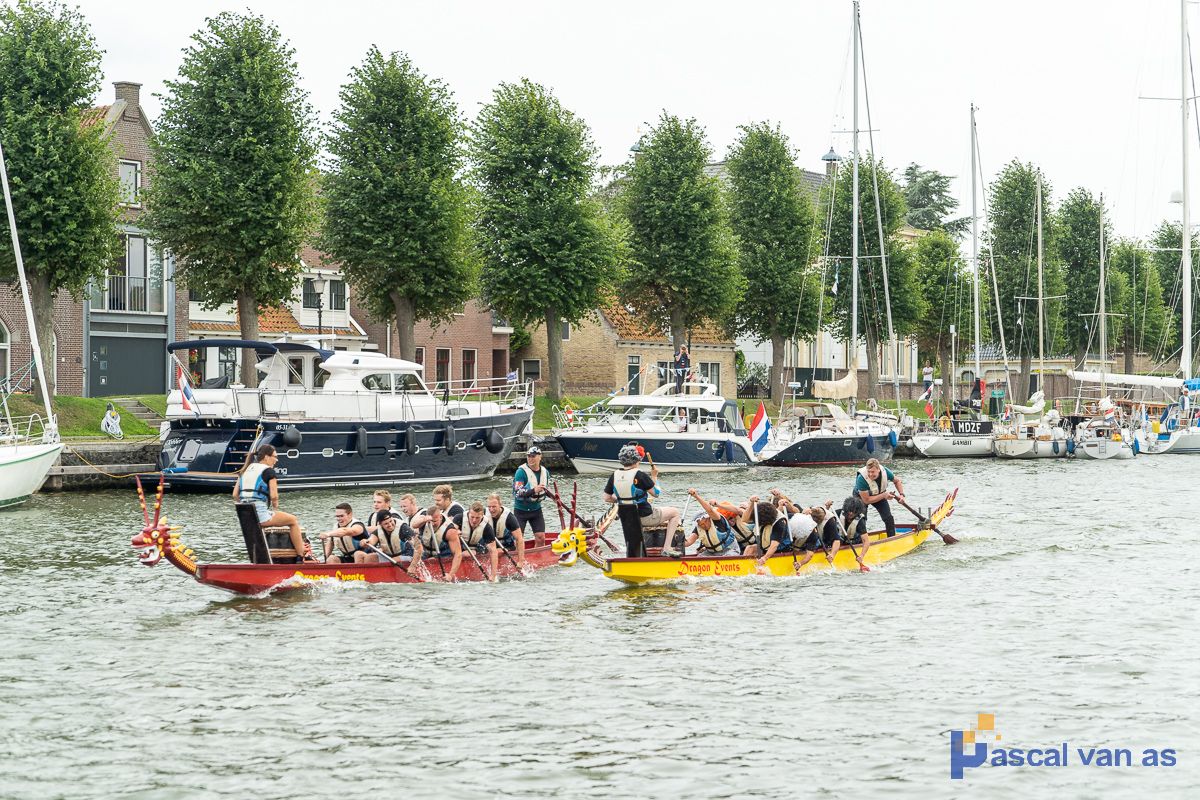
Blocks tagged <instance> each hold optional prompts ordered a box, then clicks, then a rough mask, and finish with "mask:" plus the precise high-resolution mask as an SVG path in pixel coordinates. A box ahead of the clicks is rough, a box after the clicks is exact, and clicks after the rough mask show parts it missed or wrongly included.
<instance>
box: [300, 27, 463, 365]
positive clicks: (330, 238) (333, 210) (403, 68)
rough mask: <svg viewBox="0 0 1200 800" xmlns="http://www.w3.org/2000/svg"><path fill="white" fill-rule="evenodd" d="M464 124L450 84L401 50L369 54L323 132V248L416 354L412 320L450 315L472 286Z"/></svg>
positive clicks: (406, 351) (405, 348)
mask: <svg viewBox="0 0 1200 800" xmlns="http://www.w3.org/2000/svg"><path fill="white" fill-rule="evenodd" d="M461 129H462V123H461V122H460V120H459V119H458V112H457V110H456V108H455V106H454V102H453V100H452V99H451V96H450V92H449V90H447V89H446V87H445V85H444V84H443V83H442V82H441V81H438V80H430V79H429V78H426V77H425V76H424V75H423V74H421V72H419V71H418V70H417V68H416V67H414V66H413V64H412V62H411V61H410V60H409V59H408V57H407V56H405V55H402V54H397V53H392V54H390V55H388V56H386V57H385V56H384V55H383V54H382V53H381V52H380V51H379V50H378V49H377V48H375V47H372V48H371V49H370V50H369V51H367V57H366V58H365V59H364V60H363V63H362V64H361V65H359V66H357V67H355V68H354V69H353V70H352V71H351V73H350V80H349V82H348V83H347V84H346V85H345V86H343V87H342V91H341V106H340V107H339V108H338V110H337V112H336V113H335V114H334V123H333V128H332V131H331V132H330V134H329V136H328V137H327V140H326V141H327V148H328V151H329V154H330V169H329V172H328V174H327V175H326V176H325V179H324V181H323V185H322V195H323V199H324V201H325V202H324V207H325V219H324V225H323V229H322V234H321V239H320V242H321V247H322V249H323V250H325V251H326V252H327V253H328V254H329V255H330V256H331V257H332V258H333V259H335V260H337V261H339V262H341V264H342V267H343V269H344V270H345V273H346V277H347V278H348V279H349V280H350V282H351V284H353V286H354V288H355V291H356V293H357V295H358V298H359V302H360V303H362V305H363V306H364V307H365V308H366V309H367V312H368V313H369V314H370V315H371V316H372V317H374V318H375V319H377V320H381V321H387V322H392V323H393V324H395V326H396V331H397V333H398V336H399V339H400V356H401V357H402V358H406V359H409V360H410V361H411V360H413V359H414V358H416V354H417V344H416V337H415V336H414V333H413V331H414V327H415V324H416V322H417V321H418V320H431V321H433V322H441V321H446V320H449V319H451V318H452V317H453V315H454V312H455V311H457V310H459V309H460V308H461V307H462V305H463V303H464V302H466V301H467V300H468V299H470V298H471V297H472V296H473V294H474V291H475V288H476V282H477V279H478V262H477V260H476V259H475V258H473V253H472V248H471V238H470V234H471V229H470V207H469V197H468V191H467V189H466V187H465V186H464V185H463V184H462V182H461V181H460V180H459V178H458V171H459V167H460V166H461V163H462V152H461V150H460V148H459V140H460V138H461V133H460V132H461Z"/></svg>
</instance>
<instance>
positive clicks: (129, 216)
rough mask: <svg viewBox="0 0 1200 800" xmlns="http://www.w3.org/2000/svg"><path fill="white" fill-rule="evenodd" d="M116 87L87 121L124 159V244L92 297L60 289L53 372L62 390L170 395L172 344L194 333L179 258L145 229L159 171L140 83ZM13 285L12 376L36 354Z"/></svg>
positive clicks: (2, 295) (6, 311)
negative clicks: (145, 200)
mask: <svg viewBox="0 0 1200 800" xmlns="http://www.w3.org/2000/svg"><path fill="white" fill-rule="evenodd" d="M113 85H114V87H115V90H116V92H115V98H114V101H113V103H112V104H111V105H106V106H99V107H96V108H92V109H90V110H88V111H87V112H85V114H84V115H83V124H84V125H103V126H104V129H105V132H106V133H107V135H108V137H109V141H110V143H111V146H112V148H113V152H114V154H115V155H116V157H117V164H116V165H115V168H116V172H117V174H116V177H117V178H118V180H119V181H120V184H121V199H120V202H121V209H120V212H121V213H120V222H119V230H120V234H121V241H122V245H123V247H122V252H121V254H120V255H119V256H118V258H117V261H116V263H115V264H114V265H113V267H112V269H111V270H110V271H109V272H108V274H107V275H106V277H105V279H104V280H103V281H102V282H101V283H100V284H99V285H97V286H94V287H92V290H91V291H89V292H87V293H86V296H85V297H83V298H80V299H76V298H73V297H71V296H70V295H69V294H68V293H66V292H59V294H58V296H57V297H56V299H55V307H54V341H53V348H54V359H53V361H54V363H53V369H54V375H55V383H56V386H57V393H58V394H68V395H85V396H91V397H98V396H104V395H114V394H153V393H160V392H163V391H165V389H166V386H167V380H168V374H169V370H168V366H167V358H166V343H167V342H168V341H170V340H172V339H175V338H178V337H177V334H178V333H182V332H184V331H186V330H187V314H188V307H187V297H186V295H185V293H184V292H176V290H175V280H174V263H173V262H172V260H171V259H170V258H169V257H167V256H165V255H164V254H163V253H162V252H161V251H160V250H159V249H158V248H156V247H154V246H153V244H152V243H151V242H150V241H149V240H148V238H147V236H146V232H145V231H144V230H143V229H142V228H140V227H139V226H138V220H139V218H140V216H141V214H142V203H141V189H142V186H143V185H144V183H145V178H146V175H147V174H148V173H149V172H150V171H151V170H152V168H153V167H152V156H151V153H150V136H151V128H150V122H149V120H148V119H147V118H146V115H145V113H144V112H143V111H142V107H141V102H140V93H141V84H138V83H130V82H127V81H118V82H116V83H114V84H113ZM7 289H8V291H3V292H0V326H2V327H0V371H3V374H5V375H7V374H9V372H10V371H11V369H12V367H13V366H20V365H22V364H25V363H27V362H28V361H29V359H30V358H31V357H32V356H31V353H30V347H29V341H28V334H27V331H26V328H25V317H24V312H23V310H22V307H21V297H20V294H19V292H18V291H17V287H16V286H15V284H7ZM49 368H50V365H47V369H49Z"/></svg>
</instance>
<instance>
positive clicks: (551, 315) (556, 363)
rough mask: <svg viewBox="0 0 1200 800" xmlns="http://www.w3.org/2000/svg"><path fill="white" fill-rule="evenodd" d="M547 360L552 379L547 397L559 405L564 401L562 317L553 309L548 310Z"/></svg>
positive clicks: (549, 381)
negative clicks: (559, 402)
mask: <svg viewBox="0 0 1200 800" xmlns="http://www.w3.org/2000/svg"><path fill="white" fill-rule="evenodd" d="M546 360H547V361H548V362H550V363H549V364H548V365H547V372H548V373H549V376H550V379H549V380H548V381H546V396H547V397H549V398H550V400H551V401H552V402H555V403H557V402H558V401H559V400H561V399H562V387H563V382H562V317H560V316H559V315H558V312H557V311H554V310H553V309H547V310H546Z"/></svg>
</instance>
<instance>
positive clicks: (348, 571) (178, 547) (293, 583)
mask: <svg viewBox="0 0 1200 800" xmlns="http://www.w3.org/2000/svg"><path fill="white" fill-rule="evenodd" d="M137 488H138V501H139V502H140V503H141V508H142V518H143V521H144V522H145V526H144V527H143V528H142V530H141V532H140V533H138V534H136V535H134V537H133V538H132V540H131V542H130V544H131V545H132V546H133V547H134V548H135V549H136V550H138V560H139V561H141V563H143V564H145V565H146V566H148V567H153V566H155V565H156V564H158V563H159V562H160V561H162V560H163V559H166V560H167V561H168V562H170V563H171V564H173V565H175V566H176V567H177V568H178V569H180V570H181V571H183V572H185V573H187V574H188V575H191V576H192V577H193V578H195V579H196V581H197V582H198V583H202V584H204V585H205V586H213V587H216V588H218V589H224V590H225V591H228V592H233V593H235V594H241V595H264V594H274V593H278V592H284V591H289V590H293V589H300V588H304V587H306V586H308V587H311V586H313V585H314V584H319V583H320V582H323V581H334V582H343V583H423V582H427V581H485V580H489V579H490V577H491V576H489V575H488V574H487V569H488V567H487V566H484V564H483V563H482V561H477V560H475V559H473V558H471V555H470V553H467V552H464V553H463V558H462V562H461V564H460V565H459V568H458V570H457V572H455V573H454V574H453V575H451V574H448V570H449V568H450V559H449V558H441V559H438V558H436V557H435V558H426V559H423V560H422V564H421V567H419V568H417V569H416V570H413V571H414V572H415V573H416V575H412V574H409V571H408V569H409V567H410V566H411V561H412V560H411V559H410V558H407V557H405V558H399V559H396V560H395V561H394V562H392V563H388V562H381V563H374V564H324V563H320V562H310V561H300V560H299V558H298V555H297V553H296V551H295V550H294V549H292V548H291V544H290V542H288V537H287V533H286V531H287V528H281V529H278V530H274V529H267V530H266V531H264V530H263V529H262V528H261V527H260V526H259V525H258V520H257V518H256V517H255V516H254V513H253V509H252V508H246V509H242V508H239V509H238V512H239V513H238V521H239V523H240V525H241V529H242V537H243V538H244V539H245V542H246V551H247V553H248V554H249V558H250V561H249V562H248V563H233V564H211V563H210V564H202V563H199V562H197V560H196V558H195V553H194V552H193V551H192V550H191V548H189V547H187V546H186V545H184V544H183V543H182V542H181V541H180V537H179V530H180V527H179V526H174V525H170V524H169V523H168V522H167V520H166V519H165V518H164V517H163V516H162V499H163V482H162V481H161V480H160V481H159V484H158V490H157V492H156V493H155V497H154V516H153V519H151V516H150V511H149V509H148V508H147V506H146V496H145V492H144V491H143V489H142V485H141V481H138V487H137ZM244 512H249V513H244ZM588 533H589V532H587V531H585V530H584V529H582V528H581V529H579V531H578V535H580V536H587V535H588ZM593 535H594V534H593ZM559 559H560V557H559V555H558V554H556V553H555V552H554V551H553V549H552V546H551V544H550V543H549V542H547V543H546V544H545V545H543V546H541V547H526V548H525V565H526V568H525V571H524V572H522V571H521V570H519V569H517V565H516V560H515V559H512V558H508V557H502V558H501V559H500V566H499V569H498V573H499V574H498V576H497V577H506V576H521V575H525V574H528V573H530V572H532V571H535V570H539V569H544V568H546V567H551V566H554V565H556V564H558V563H559Z"/></svg>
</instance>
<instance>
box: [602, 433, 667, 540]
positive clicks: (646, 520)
mask: <svg viewBox="0 0 1200 800" xmlns="http://www.w3.org/2000/svg"><path fill="white" fill-rule="evenodd" d="M617 460H618V461H620V462H621V468H620V469H618V470H616V471H615V472H613V474H612V475H609V476H608V483H606V484H604V502H606V503H616V504H617V516H618V517H619V518H620V520H621V528H622V529H623V530H624V532H625V554H626V555H627V556H628V557H629V558H638V557H640V556H644V555H646V542H645V538H644V537H643V536H642V530H643V529H644V528H655V527H658V526H659V525H666V526H667V532H666V536H665V538H664V539H663V543H664V545H665V546H667V547H670V545H671V542H672V541H673V540H674V538H675V530H676V528H678V527H679V517H680V512H679V509H678V508H672V507H670V506H657V507H655V506H652V505H651V504H650V498H651V497H658V496H659V495H661V494H662V488H661V487H660V486H659V485H658V467H655V466H652V467H650V474H649V475H647V474H646V473H645V472H642V471H641V470H640V469H638V465H639V464H640V463H641V461H642V456H641V454H640V453H638V448H637V445H633V444H627V445H625V446H624V447H622V448H621V451H620V452H619V453H618V454H617Z"/></svg>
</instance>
